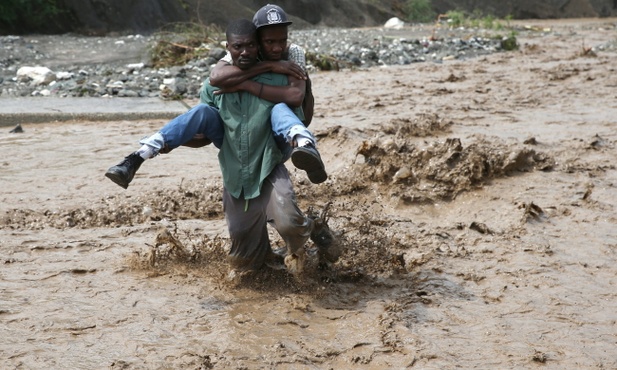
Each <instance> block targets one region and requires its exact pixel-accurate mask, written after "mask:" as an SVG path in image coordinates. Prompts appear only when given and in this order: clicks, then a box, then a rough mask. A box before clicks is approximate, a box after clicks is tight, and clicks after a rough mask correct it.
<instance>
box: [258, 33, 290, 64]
mask: <svg viewBox="0 0 617 370" xmlns="http://www.w3.org/2000/svg"><path fill="white" fill-rule="evenodd" d="M258 34H259V46H260V47H261V55H262V56H263V58H264V59H265V60H271V61H279V60H281V59H282V58H283V55H284V53H285V51H286V50H287V26H284V25H280V26H266V27H262V28H260V29H259V31H258Z"/></svg>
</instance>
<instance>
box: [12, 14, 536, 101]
mask: <svg viewBox="0 0 617 370" xmlns="http://www.w3.org/2000/svg"><path fill="white" fill-rule="evenodd" d="M520 31H522V32H545V31H542V30H530V29H524V28H523V29H521V30H520ZM512 32H513V31H511V30H510V31H500V32H497V31H486V30H477V29H476V30H467V29H456V30H452V29H448V28H447V27H439V26H434V25H430V26H416V27H413V28H412V27H406V28H401V29H388V28H371V29H319V30H298V31H293V32H292V34H291V40H293V42H295V43H297V44H299V45H301V46H303V47H304V48H305V50H306V51H307V57H308V60H309V68H310V69H312V70H313V71H315V70H318V69H324V68H325V69H348V68H353V69H362V68H370V67H375V66H392V65H406V64H411V63H422V62H430V63H440V62H442V61H444V60H453V59H467V58H473V57H477V56H479V55H486V54H491V53H495V52H501V51H503V50H504V39H505V38H507V36H509V34H512ZM158 40H160V36H157V35H153V36H140V35H129V36H122V37H82V36H74V35H62V36H21V37H20V36H4V37H1V38H0V45H1V46H0V98H2V97H22V96H58V97H68V96H71V97H80V96H89V97H108V96H117V97H157V96H160V97H163V98H175V99H178V98H180V99H185V98H186V99H194V98H197V97H198V95H199V88H200V87H201V84H202V82H203V80H204V79H205V78H207V77H208V76H209V74H210V70H211V68H212V66H213V65H214V64H215V63H216V62H217V60H218V59H220V58H221V57H222V56H223V55H224V53H225V50H224V49H223V48H222V47H221V45H220V44H218V43H211V44H208V45H203V48H206V49H208V50H209V53H207V54H206V55H207V57H205V58H199V59H194V60H190V61H189V62H188V63H186V64H185V65H179V66H172V67H168V68H154V67H153V64H152V58H151V50H152V47H153V46H154V45H155V44H156V42H157V41H158ZM510 41H512V39H510Z"/></svg>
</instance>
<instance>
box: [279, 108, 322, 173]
mask: <svg viewBox="0 0 617 370" xmlns="http://www.w3.org/2000/svg"><path fill="white" fill-rule="evenodd" d="M270 119H271V121H272V132H273V133H274V140H275V141H276V144H277V145H278V147H279V149H280V150H281V153H283V162H285V161H287V160H288V159H289V157H291V152H292V150H293V148H292V147H291V144H290V142H291V140H292V139H293V137H294V136H296V135H298V134H301V135H303V136H306V137H308V138H310V139H312V140H313V143H316V142H317V141H316V140H315V137H314V136H313V134H312V133H311V132H310V131H309V130H308V129H307V128H306V126H304V124H303V123H302V121H300V119H299V118H298V116H296V114H295V113H294V112H293V111H292V110H291V109H290V108H289V107H288V106H287V104H285V103H278V104H276V105H275V106H274V107H272V113H271V114H270Z"/></svg>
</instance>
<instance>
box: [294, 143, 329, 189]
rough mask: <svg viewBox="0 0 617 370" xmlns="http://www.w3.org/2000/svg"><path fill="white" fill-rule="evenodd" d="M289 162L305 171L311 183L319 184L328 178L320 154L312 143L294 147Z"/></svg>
mask: <svg viewBox="0 0 617 370" xmlns="http://www.w3.org/2000/svg"><path fill="white" fill-rule="evenodd" d="M291 162H292V163H293V164H294V166H296V167H297V168H299V169H301V170H304V171H306V174H307V175H308V178H309V180H311V182H312V183H313V184H321V183H322V182H324V181H326V179H327V178H328V174H326V168H325V166H324V164H323V162H322V161H321V156H320V155H319V152H318V151H317V149H315V146H314V145H313V144H312V143H309V144H306V145H304V146H299V147H296V148H294V150H293V152H291Z"/></svg>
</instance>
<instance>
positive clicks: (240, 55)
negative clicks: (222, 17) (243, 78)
mask: <svg viewBox="0 0 617 370" xmlns="http://www.w3.org/2000/svg"><path fill="white" fill-rule="evenodd" d="M227 50H229V53H230V54H231V59H232V60H233V64H234V65H235V66H237V67H238V68H240V69H248V68H251V67H252V66H253V65H255V63H257V56H258V53H259V49H258V47H257V39H256V37H255V35H231V37H230V38H229V40H227Z"/></svg>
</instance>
